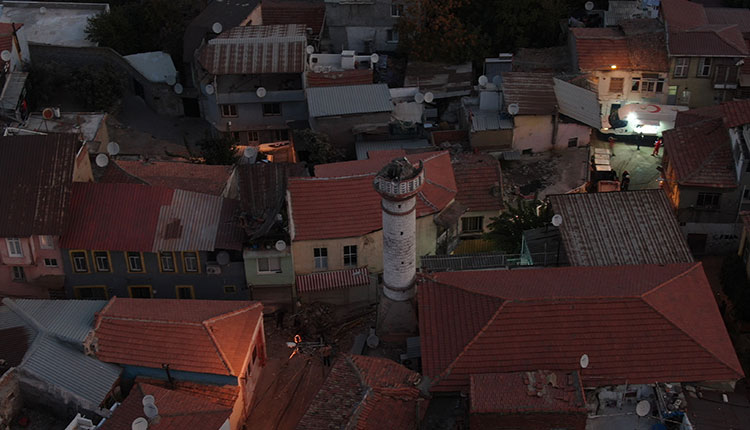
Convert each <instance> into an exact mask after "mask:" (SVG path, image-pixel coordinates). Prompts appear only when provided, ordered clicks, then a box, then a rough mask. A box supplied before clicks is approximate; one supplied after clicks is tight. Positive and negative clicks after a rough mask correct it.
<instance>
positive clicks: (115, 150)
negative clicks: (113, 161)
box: [107, 142, 120, 155]
mask: <svg viewBox="0 0 750 430" xmlns="http://www.w3.org/2000/svg"><path fill="white" fill-rule="evenodd" d="M107 152H108V153H109V155H117V154H119V153H120V145H118V144H117V142H109V143H108V144H107Z"/></svg>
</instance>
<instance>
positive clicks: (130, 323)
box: [95, 298, 262, 376]
mask: <svg viewBox="0 0 750 430" xmlns="http://www.w3.org/2000/svg"><path fill="white" fill-rule="evenodd" d="M261 314H262V305H261V304H260V303H259V302H234V301H232V302H221V301H211V300H190V301H187V300H166V299H150V300H149V299H122V298H112V300H110V302H109V304H108V305H107V306H106V307H105V308H104V309H102V311H101V312H100V314H99V315H98V317H97V323H96V329H95V330H96V337H97V340H98V344H97V351H96V355H97V357H98V358H99V359H100V360H102V361H105V362H110V363H118V364H130V365H135V366H145V367H155V368H161V365H162V364H163V363H168V364H170V368H171V369H175V370H185V371H190V372H199V373H213V374H221V375H233V376H239V375H240V374H241V373H242V371H243V369H244V359H245V357H246V355H247V351H248V350H249V348H250V342H251V340H252V339H251V335H249V333H254V332H255V330H256V328H257V327H258V324H260V323H261V318H262V315H261ZM146 333H148V336H146V335H145V334H146ZM238 339H242V341H238Z"/></svg>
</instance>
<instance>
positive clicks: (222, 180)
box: [100, 160, 234, 196]
mask: <svg viewBox="0 0 750 430" xmlns="http://www.w3.org/2000/svg"><path fill="white" fill-rule="evenodd" d="M110 164H116V165H119V167H120V168H121V169H122V170H123V171H125V172H126V173H128V174H129V175H132V176H134V177H136V178H138V179H141V180H143V181H144V182H145V183H147V184H149V185H156V186H160V187H165V188H172V189H176V190H187V191H194V192H196V193H205V194H213V195H215V196H220V195H221V194H222V192H223V191H224V188H226V186H227V181H228V180H229V177H230V176H231V174H232V170H233V168H234V166H209V165H207V164H195V163H181V162H171V161H149V162H143V161H124V160H120V161H113V162H111V163H110ZM107 170H108V171H109V170H112V169H111V168H110V169H107ZM100 182H119V181H117V180H116V179H115V180H102V181H100ZM123 182H131V181H130V180H126V181H123Z"/></svg>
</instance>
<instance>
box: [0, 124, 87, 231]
mask: <svg viewBox="0 0 750 430" xmlns="http://www.w3.org/2000/svg"><path fill="white" fill-rule="evenodd" d="M79 147H80V144H79V143H78V138H77V137H76V136H75V135H73V134H49V135H46V136H7V137H1V138H0V172H2V174H0V207H1V208H3V214H2V216H0V237H29V236H31V235H35V234H46V235H58V234H61V233H62V231H63V227H64V225H65V219H66V217H68V216H69V215H68V206H69V204H70V199H71V197H70V195H71V189H72V184H73V165H74V162H75V156H76V152H77V151H78V149H79Z"/></svg>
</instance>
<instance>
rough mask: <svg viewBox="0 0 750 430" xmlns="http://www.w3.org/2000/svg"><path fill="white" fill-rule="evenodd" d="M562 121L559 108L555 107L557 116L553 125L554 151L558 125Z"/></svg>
mask: <svg viewBox="0 0 750 430" xmlns="http://www.w3.org/2000/svg"><path fill="white" fill-rule="evenodd" d="M558 121H560V112H559V111H558V110H557V106H555V115H554V121H553V123H552V149H555V142H556V141H557V123H558Z"/></svg>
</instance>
